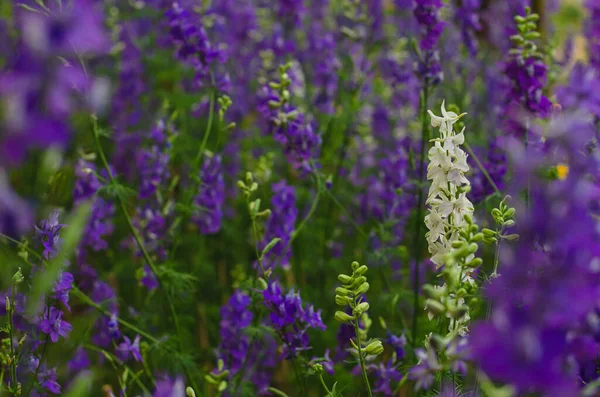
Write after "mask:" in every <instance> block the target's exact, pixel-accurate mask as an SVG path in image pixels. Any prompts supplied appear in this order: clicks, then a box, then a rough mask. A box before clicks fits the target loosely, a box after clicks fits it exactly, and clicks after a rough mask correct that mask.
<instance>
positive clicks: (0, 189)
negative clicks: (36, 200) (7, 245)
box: [0, 166, 33, 238]
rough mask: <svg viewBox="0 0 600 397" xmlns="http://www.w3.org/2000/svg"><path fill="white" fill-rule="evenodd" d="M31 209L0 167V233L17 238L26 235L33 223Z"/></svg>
mask: <svg viewBox="0 0 600 397" xmlns="http://www.w3.org/2000/svg"><path fill="white" fill-rule="evenodd" d="M31 212H32V209H31V208H30V206H29V204H27V202H25V200H23V199H22V198H21V197H19V195H18V194H17V193H15V192H14V191H13V190H12V188H11V186H10V184H9V181H8V175H7V174H6V171H5V170H4V168H3V167H2V166H0V233H2V234H5V235H7V236H9V237H11V238H18V237H19V236H21V235H22V234H24V233H26V232H27V231H28V230H29V229H30V227H31V224H32V223H33V216H32V213H31Z"/></svg>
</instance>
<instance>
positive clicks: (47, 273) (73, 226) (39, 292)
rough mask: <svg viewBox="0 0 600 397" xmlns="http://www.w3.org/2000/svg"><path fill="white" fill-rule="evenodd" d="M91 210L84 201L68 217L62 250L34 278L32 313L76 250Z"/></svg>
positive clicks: (40, 306)
mask: <svg viewBox="0 0 600 397" xmlns="http://www.w3.org/2000/svg"><path fill="white" fill-rule="evenodd" d="M90 210H91V203H90V202H87V203H84V204H82V205H80V206H79V207H77V209H76V210H75V212H74V213H72V214H71V215H70V216H69V217H68V218H67V219H66V221H65V224H66V225H67V226H66V227H65V228H64V229H63V231H62V233H61V239H62V245H61V247H60V251H59V252H58V254H57V255H56V257H55V258H53V259H52V260H50V261H49V262H46V263H45V266H44V268H43V270H42V271H40V272H38V273H37V274H36V276H35V278H34V279H33V283H32V288H31V290H32V293H31V296H30V300H29V304H28V306H27V311H28V313H29V314H30V315H32V316H33V315H36V314H38V313H39V311H40V310H41V308H42V305H43V303H44V302H43V299H42V298H43V297H44V296H45V295H46V294H47V293H48V292H49V291H50V290H51V289H52V287H53V286H54V283H55V282H56V279H57V278H58V276H59V275H60V272H61V271H62V269H63V266H64V264H65V262H66V261H67V260H68V259H69V258H70V257H71V255H72V254H73V252H75V249H76V248H77V246H78V245H79V240H80V239H81V237H82V236H83V231H84V229H85V226H86V224H87V220H88V216H89V214H90Z"/></svg>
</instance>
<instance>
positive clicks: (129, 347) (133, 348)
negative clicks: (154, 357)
mask: <svg viewBox="0 0 600 397" xmlns="http://www.w3.org/2000/svg"><path fill="white" fill-rule="evenodd" d="M130 354H131V355H132V356H133V358H134V360H135V361H138V362H141V361H143V358H142V354H141V353H140V336H139V335H136V336H135V339H134V340H133V343H131V339H129V337H127V336H125V335H123V342H121V343H120V344H119V346H118V347H117V355H118V356H119V358H120V359H121V360H122V361H127V360H128V359H129V355H130Z"/></svg>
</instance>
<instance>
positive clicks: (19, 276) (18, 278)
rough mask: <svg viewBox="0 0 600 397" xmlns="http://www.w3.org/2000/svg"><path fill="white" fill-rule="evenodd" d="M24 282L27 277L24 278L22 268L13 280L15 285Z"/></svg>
mask: <svg viewBox="0 0 600 397" xmlns="http://www.w3.org/2000/svg"><path fill="white" fill-rule="evenodd" d="M23 280H25V277H23V272H21V268H19V270H17V272H16V273H15V275H14V276H13V278H12V281H13V284H14V285H19V284H21V283H22V282H23Z"/></svg>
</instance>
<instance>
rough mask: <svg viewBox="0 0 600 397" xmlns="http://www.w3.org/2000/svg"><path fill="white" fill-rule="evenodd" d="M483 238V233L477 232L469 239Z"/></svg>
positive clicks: (478, 239) (479, 239)
mask: <svg viewBox="0 0 600 397" xmlns="http://www.w3.org/2000/svg"><path fill="white" fill-rule="evenodd" d="M481 240H483V233H477V234H475V235H473V237H471V241H474V242H478V241H481Z"/></svg>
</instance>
